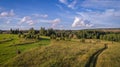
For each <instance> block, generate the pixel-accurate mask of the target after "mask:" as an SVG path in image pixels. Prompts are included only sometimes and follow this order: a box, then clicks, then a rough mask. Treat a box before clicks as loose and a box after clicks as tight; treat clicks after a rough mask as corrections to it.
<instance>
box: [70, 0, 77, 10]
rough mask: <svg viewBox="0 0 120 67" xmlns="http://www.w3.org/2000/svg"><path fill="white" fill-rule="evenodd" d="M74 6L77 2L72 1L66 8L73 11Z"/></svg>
mask: <svg viewBox="0 0 120 67" xmlns="http://www.w3.org/2000/svg"><path fill="white" fill-rule="evenodd" d="M76 4H77V0H74V1H73V2H72V3H70V4H69V5H68V7H69V8H72V9H74V8H75V5H76Z"/></svg>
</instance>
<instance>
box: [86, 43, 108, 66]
mask: <svg viewBox="0 0 120 67" xmlns="http://www.w3.org/2000/svg"><path fill="white" fill-rule="evenodd" d="M107 48H108V46H107V44H105V46H104V48H102V49H100V50H98V51H97V52H95V53H94V54H93V55H92V56H91V57H90V58H89V60H88V62H87V63H86V65H85V67H96V64H97V59H98V56H99V55H100V54H101V53H102V52H103V51H104V50H105V49H107Z"/></svg>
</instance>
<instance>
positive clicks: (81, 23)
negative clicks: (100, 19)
mask: <svg viewBox="0 0 120 67" xmlns="http://www.w3.org/2000/svg"><path fill="white" fill-rule="evenodd" d="M92 26H93V24H91V23H90V21H88V20H84V19H83V18H80V17H75V19H74V22H73V24H72V27H92Z"/></svg>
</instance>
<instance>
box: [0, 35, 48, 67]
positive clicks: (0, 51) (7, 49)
mask: <svg viewBox="0 0 120 67" xmlns="http://www.w3.org/2000/svg"><path fill="white" fill-rule="evenodd" d="M5 38H6V39H9V38H12V39H13V40H12V41H8V42H3V43H1V44H0V65H3V64H4V63H6V62H7V61H8V60H10V59H12V58H13V57H15V56H16V55H17V52H16V51H17V50H20V51H21V53H23V52H25V51H27V50H29V49H31V48H35V47H39V46H42V45H48V44H49V42H50V40H49V38H44V39H42V40H39V41H37V42H35V43H30V44H24V43H26V42H27V43H29V42H31V41H34V40H30V39H28V40H24V39H20V38H18V35H13V34H0V40H3V39H5ZM21 42H22V43H23V44H24V45H18V46H11V45H15V44H20V43H21Z"/></svg>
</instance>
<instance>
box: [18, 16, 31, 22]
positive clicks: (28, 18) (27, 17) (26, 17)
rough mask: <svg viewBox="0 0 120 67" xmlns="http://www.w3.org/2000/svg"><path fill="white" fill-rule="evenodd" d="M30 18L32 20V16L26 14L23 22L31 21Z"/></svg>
mask: <svg viewBox="0 0 120 67" xmlns="http://www.w3.org/2000/svg"><path fill="white" fill-rule="evenodd" d="M29 20H31V17H29V16H25V17H23V18H22V19H21V21H20V22H21V23H23V22H27V21H29Z"/></svg>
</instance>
